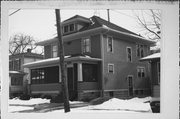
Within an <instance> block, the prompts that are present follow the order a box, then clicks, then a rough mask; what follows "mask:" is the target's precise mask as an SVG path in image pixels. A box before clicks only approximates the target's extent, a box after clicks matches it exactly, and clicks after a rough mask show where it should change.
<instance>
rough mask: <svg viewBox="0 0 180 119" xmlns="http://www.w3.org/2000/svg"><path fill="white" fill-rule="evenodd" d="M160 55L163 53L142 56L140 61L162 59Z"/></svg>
mask: <svg viewBox="0 0 180 119" xmlns="http://www.w3.org/2000/svg"><path fill="white" fill-rule="evenodd" d="M160 57H161V53H154V54H152V55H149V56H146V57H143V58H141V59H140V61H145V60H153V59H160Z"/></svg>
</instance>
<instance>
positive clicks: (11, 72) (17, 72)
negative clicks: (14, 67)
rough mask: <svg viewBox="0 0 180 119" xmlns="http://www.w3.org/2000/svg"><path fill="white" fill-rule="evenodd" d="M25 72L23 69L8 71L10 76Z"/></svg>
mask: <svg viewBox="0 0 180 119" xmlns="http://www.w3.org/2000/svg"><path fill="white" fill-rule="evenodd" d="M25 74H26V73H25V72H23V71H9V75H10V76H12V75H22V76H23V75H25Z"/></svg>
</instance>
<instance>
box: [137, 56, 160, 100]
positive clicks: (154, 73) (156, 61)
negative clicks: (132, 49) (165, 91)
mask: <svg viewBox="0 0 180 119" xmlns="http://www.w3.org/2000/svg"><path fill="white" fill-rule="evenodd" d="M140 61H148V62H149V63H150V64H151V65H150V69H151V77H150V78H151V85H152V96H153V97H160V53H155V54H152V55H149V56H147V57H143V58H142V59H140Z"/></svg>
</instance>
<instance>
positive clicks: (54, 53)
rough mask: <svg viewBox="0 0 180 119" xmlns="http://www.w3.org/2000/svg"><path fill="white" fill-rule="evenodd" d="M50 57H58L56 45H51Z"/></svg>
mask: <svg viewBox="0 0 180 119" xmlns="http://www.w3.org/2000/svg"><path fill="white" fill-rule="evenodd" d="M52 57H58V46H57V45H52Z"/></svg>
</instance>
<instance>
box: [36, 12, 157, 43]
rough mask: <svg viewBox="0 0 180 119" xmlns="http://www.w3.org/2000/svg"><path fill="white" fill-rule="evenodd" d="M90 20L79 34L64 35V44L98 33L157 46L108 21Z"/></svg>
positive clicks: (47, 41)
mask: <svg viewBox="0 0 180 119" xmlns="http://www.w3.org/2000/svg"><path fill="white" fill-rule="evenodd" d="M73 18H76V19H77V18H81V19H82V18H84V17H82V16H79V15H76V16H74V17H72V18H70V19H69V20H72V19H73ZM84 19H85V18H84ZM87 19H88V18H87ZM89 20H90V21H91V23H89V25H86V26H84V27H83V28H82V29H80V30H79V31H78V32H75V33H72V34H68V35H64V36H63V37H62V38H63V40H64V42H68V41H70V40H75V39H78V38H82V37H86V36H89V35H93V34H98V33H104V34H105V33H106V34H112V33H116V34H117V36H118V35H119V37H120V36H123V37H128V38H125V40H128V41H132V42H141V43H145V44H149V45H153V44H155V42H154V41H151V40H148V39H146V38H144V37H142V36H140V35H137V34H136V33H134V32H131V31H129V30H127V29H125V28H122V27H120V26H118V25H116V24H113V23H111V22H108V21H106V20H104V19H102V18H100V17H97V16H93V17H91V18H89ZM67 21H68V20H65V22H67ZM129 38H130V39H129ZM57 40H58V38H57V37H55V38H52V39H48V40H45V41H41V42H39V43H37V45H47V44H49V43H51V42H55V41H57Z"/></svg>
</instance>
